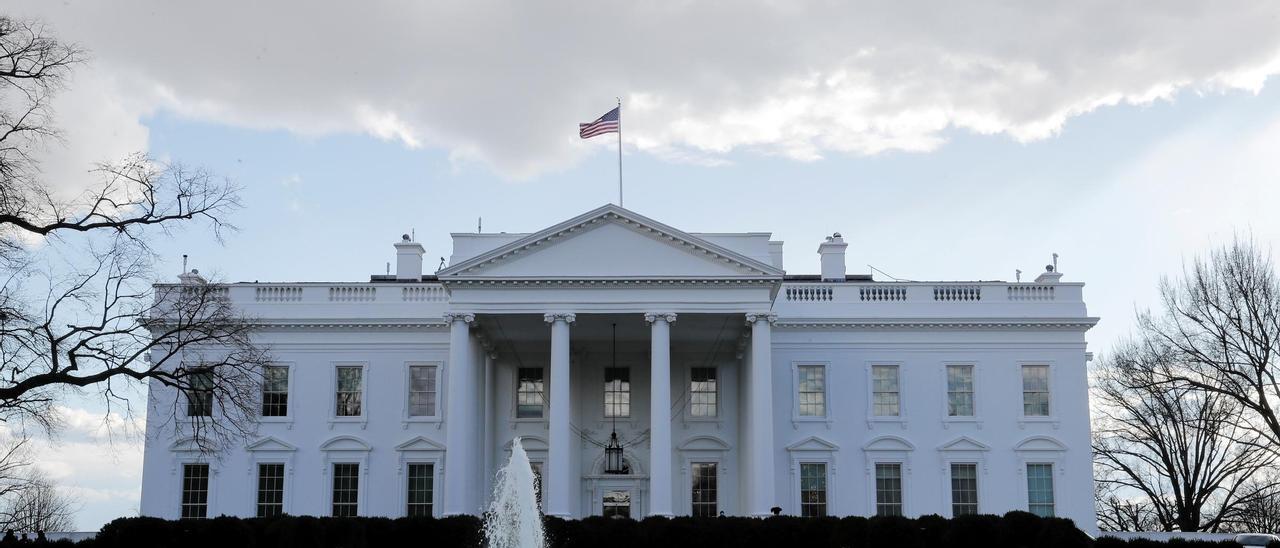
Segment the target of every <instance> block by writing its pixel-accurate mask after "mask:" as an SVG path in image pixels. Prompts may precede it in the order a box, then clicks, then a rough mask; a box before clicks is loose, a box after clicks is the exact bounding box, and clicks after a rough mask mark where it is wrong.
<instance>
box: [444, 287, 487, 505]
mask: <svg viewBox="0 0 1280 548" xmlns="http://www.w3.org/2000/svg"><path fill="white" fill-rule="evenodd" d="M444 319H445V321H446V322H449V363H448V367H447V369H446V370H445V376H446V378H447V379H448V381H447V383H446V384H447V385H448V390H449V391H448V393H446V394H445V402H446V409H445V415H444V419H445V425H446V426H445V428H446V429H445V457H444V465H445V466H444V515H446V516H453V515H459V514H476V513H477V512H478V511H479V509H480V508H479V505H478V504H477V503H476V502H475V501H476V500H478V499H476V498H475V491H476V489H475V485H472V484H471V482H470V481H468V480H469V479H470V478H471V477H472V476H474V471H475V459H476V455H475V454H474V453H475V451H474V450H473V447H474V446H475V444H474V441H475V429H476V417H475V398H476V393H475V392H476V390H475V378H476V375H475V370H474V367H475V359H474V357H473V356H472V355H471V324H472V323H475V320H476V316H475V314H470V313H465V312H446V313H445V315H444Z"/></svg>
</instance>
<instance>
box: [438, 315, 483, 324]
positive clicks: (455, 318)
mask: <svg viewBox="0 0 1280 548" xmlns="http://www.w3.org/2000/svg"><path fill="white" fill-rule="evenodd" d="M443 316H444V321H445V323H453V322H462V323H465V324H467V325H472V324H474V323H476V315H475V314H473V313H471V312H445V313H444V314H443Z"/></svg>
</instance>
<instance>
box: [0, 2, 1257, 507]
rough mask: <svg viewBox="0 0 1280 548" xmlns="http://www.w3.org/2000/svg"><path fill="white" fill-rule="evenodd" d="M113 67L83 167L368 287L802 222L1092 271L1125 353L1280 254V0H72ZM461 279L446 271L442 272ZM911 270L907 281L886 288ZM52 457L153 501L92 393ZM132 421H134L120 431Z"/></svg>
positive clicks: (998, 260)
mask: <svg viewBox="0 0 1280 548" xmlns="http://www.w3.org/2000/svg"><path fill="white" fill-rule="evenodd" d="M5 6H6V7H5V8H4V9H5V10H6V11H7V12H9V13H11V14H15V15H18V16H22V17H37V18H40V19H42V20H43V21H45V22H46V23H48V24H49V25H50V27H51V28H52V29H54V30H55V31H56V33H57V34H58V35H59V36H60V37H62V38H63V39H64V40H66V41H70V42H75V43H78V44H80V45H81V46H83V47H85V48H87V49H88V50H90V51H91V53H92V56H91V61H90V62H89V63H88V64H86V65H84V66H82V67H80V69H78V72H77V74H76V77H75V79H74V80H73V81H72V82H71V83H70V85H69V86H68V88H67V89H66V90H65V91H64V92H63V93H62V95H61V96H60V97H59V99H58V103H57V105H56V106H57V109H58V115H59V123H60V125H61V127H62V129H63V130H64V133H65V135H66V137H67V139H66V145H65V146H58V147H53V148H51V149H50V150H49V151H48V152H47V156H48V160H47V161H46V167H47V171H48V173H49V175H50V180H51V181H55V182H56V184H59V185H65V186H67V187H69V188H75V187H76V186H77V185H82V184H85V182H86V181H87V179H86V173H85V172H86V170H87V169H88V168H89V166H90V164H91V163H92V162H95V161H101V160H109V159H113V158H118V157H121V156H123V155H125V154H128V153H130V152H134V151H148V152H150V153H151V154H153V155H155V156H157V157H159V158H164V159H169V160H173V161H181V162H183V163H186V164H191V165H198V166H205V167H208V168H210V169H212V170H214V171H215V172H217V173H220V174H223V175H225V176H228V177H231V178H233V179H234V180H236V181H237V182H239V183H240V184H242V185H243V186H244V187H245V192H244V196H243V198H244V201H245V204H246V206H247V207H246V208H245V209H244V210H243V211H241V212H240V213H239V214H238V215H237V216H236V217H235V218H234V219H233V222H235V223H236V224H237V225H239V226H240V228H241V230H240V231H239V232H238V233H236V234H233V235H232V236H231V237H229V238H227V240H226V242H225V243H224V244H222V245H219V244H217V243H216V242H213V241H211V239H210V238H209V236H208V235H207V234H204V233H198V232H187V233H179V234H177V235H175V237H174V239H173V240H172V241H168V242H164V243H162V244H161V248H162V249H163V250H165V252H166V253H167V255H168V257H170V263H169V264H168V265H166V266H167V270H169V271H172V272H174V273H175V274H176V273H177V272H178V271H179V269H180V267H179V265H180V256H181V255H182V254H183V253H186V254H189V255H190V256H191V257H192V261H193V265H194V266H196V267H198V268H200V269H201V271H202V272H214V273H217V274H218V275H219V276H220V277H221V278H224V279H228V280H248V281H252V280H264V281H265V280H273V281H290V280H309V281H322V280H324V281H327V280H363V279H367V277H368V275H369V274H373V273H382V272H383V271H384V269H385V264H386V262H387V261H389V260H391V259H392V258H393V253H392V248H391V246H390V243H391V242H393V241H395V240H396V239H397V238H398V235H399V234H401V233H404V232H408V231H411V230H412V231H415V232H416V234H417V236H418V239H419V240H420V241H423V242H424V243H425V245H426V246H427V249H428V255H429V256H431V257H439V256H448V255H449V252H450V250H449V245H450V244H449V239H448V232H450V231H468V230H474V229H475V227H476V223H477V219H478V218H483V223H484V227H485V229H486V230H492V231H502V230H505V231H531V230H536V229H539V228H542V227H544V226H547V225H550V224H553V223H555V222H558V221H560V220H563V219H564V218H568V217H570V216H573V215H575V214H578V213H581V212H583V211H586V210H589V209H592V208H594V207H596V206H599V205H601V204H602V203H606V202H609V201H614V200H615V199H616V176H617V172H616V169H617V168H616V156H615V155H616V150H615V148H614V146H615V144H614V141H613V139H612V136H609V137H601V138H597V139H595V140H592V141H581V140H579V139H578V138H577V134H576V129H577V123H579V122H583V121H589V120H591V119H593V118H595V117H596V116H598V115H600V114H601V113H603V112H604V111H606V110H608V109H609V108H612V106H613V105H614V103H615V97H620V98H621V99H622V101H623V104H624V111H623V112H624V114H623V122H624V128H625V131H626V133H625V135H624V154H625V165H626V168H625V175H626V180H627V199H626V204H625V205H626V206H627V207H629V208H631V209H634V210H636V211H638V212H640V213H642V214H645V215H648V216H650V217H653V218H656V219H658V220H661V221H663V222H666V223H669V224H672V225H674V226H677V227H680V228H684V229H687V230H691V231H747V230H751V231H772V232H773V233H774V234H775V237H776V238H778V239H782V240H785V241H786V242H787V247H786V268H787V270H788V271H789V272H792V273H815V272H816V271H817V255H816V253H815V251H816V247H817V244H818V242H819V241H820V240H821V239H822V237H823V236H824V235H827V234H830V233H831V232H834V231H840V232H842V233H843V234H845V236H846V239H847V240H849V241H850V242H851V245H850V248H849V259H848V262H849V266H850V270H851V271H852V272H869V271H870V266H868V265H874V266H875V267H876V268H878V269H880V270H882V271H884V272H887V273H888V274H890V275H893V276H896V277H900V278H909V279H963V280H972V279H983V280H988V279H1012V278H1013V277H1014V271H1015V269H1021V270H1023V271H1024V272H1025V273H1027V275H1028V276H1034V274H1035V273H1036V272H1038V271H1039V270H1040V269H1041V268H1042V267H1043V265H1044V264H1045V263H1047V262H1049V260H1050V254H1051V253H1055V252H1056V253H1059V254H1060V255H1061V261H1060V263H1061V270H1062V271H1063V272H1064V273H1065V275H1066V279H1068V280H1072V281H1084V282H1086V283H1088V284H1089V285H1088V286H1087V288H1086V298H1087V299H1088V304H1089V308H1090V312H1091V313H1093V314H1095V315H1099V316H1102V317H1103V321H1102V323H1101V324H1100V325H1099V327H1098V328H1097V329H1095V330H1094V331H1092V332H1091V333H1090V336H1089V340H1090V345H1091V349H1093V350H1094V351H1097V352H1105V351H1106V349H1107V347H1108V345H1109V344H1110V343H1111V341H1113V340H1115V338H1117V337H1119V336H1122V335H1123V334H1124V333H1126V332H1127V331H1128V329H1129V326H1130V325H1131V324H1132V321H1131V319H1132V315H1133V312H1134V310H1135V308H1139V309H1140V308H1144V307H1146V306H1149V305H1150V304H1152V300H1153V296H1154V286H1155V284H1156V283H1157V281H1158V279H1159V277H1160V276H1161V275H1162V274H1165V273H1173V272H1176V271H1177V270H1178V269H1179V268H1180V267H1181V264H1182V262H1183V261H1184V260H1186V259H1189V258H1191V257H1193V256H1195V255H1196V254H1197V253H1202V252H1203V251H1205V250H1206V249H1208V248H1209V247H1210V246H1212V245H1214V244H1215V243H1220V242H1222V241H1224V239H1229V238H1230V237H1231V235H1232V234H1233V233H1247V234H1252V235H1253V236H1254V237H1255V238H1256V239H1258V240H1260V241H1262V242H1263V243H1265V244H1267V245H1271V246H1275V245H1277V244H1278V243H1280V216H1277V215H1275V214H1274V211H1273V210H1274V209H1275V208H1276V206H1277V205H1280V182H1278V181H1277V173H1280V153H1277V151H1280V89H1276V87H1277V86H1275V82H1274V80H1273V79H1272V75H1273V74H1275V73H1277V72H1280V4H1277V3H1275V2H1270V1H1257V2H1246V1H1232V0H1224V1H1219V2H1211V3H1209V2H1179V1H1166V2H1123V3H1116V2H1104V1H1077V2H1070V3H1061V4H1060V5H1059V6H1050V5H1048V3H1031V4H1022V3H1009V2H963V3H961V2H939V3H923V2H873V3H864V4H856V5H855V4H854V3H850V2H811V3H809V2H776V1H742V0H739V1H734V2H727V1H726V2H698V3H695V2H661V3H636V2H612V1H606V2H590V3H577V4H571V3H568V2H542V3H530V2H512V3H502V2H488V1H480V2H473V1H468V2H434V3H431V4H430V5H427V4H425V3H422V4H412V5H411V4H409V3H403V2H360V3H342V4H336V3H335V4H325V3H319V2H255V1H224V2H216V3H198V4H197V3H180V2H160V1H154V2H143V1H128V0H121V1H113V2H93V3H89V2H77V1H63V2H44V1H35V0H16V1H14V0H11V1H10V2H7V3H6V4H5ZM429 266H434V264H432V265H429ZM880 277H881V278H882V279H883V276H880ZM65 413H66V414H67V416H68V417H75V419H74V420H68V424H69V426H68V429H67V431H66V432H65V433H64V434H63V436H62V437H61V438H60V439H59V440H56V441H55V442H54V443H52V444H50V445H47V446H46V447H45V448H43V449H42V456H43V462H42V464H41V466H42V467H44V468H45V469H46V470H47V471H48V472H49V473H50V474H51V475H53V476H55V477H56V478H57V479H59V480H60V481H62V482H64V483H65V484H66V485H68V486H70V487H71V488H73V489H77V490H78V492H79V493H82V497H81V499H82V501H83V505H84V508H83V510H82V512H81V515H80V517H79V521H80V526H81V527H82V528H84V529H95V528H97V527H98V526H99V525H100V524H101V523H103V522H104V521H107V520H109V519H110V518H111V517H114V516H118V515H122V514H130V513H134V512H136V509H137V497H138V490H139V485H138V481H139V477H140V468H141V458H140V451H139V449H138V447H139V445H138V443H139V442H138V441H137V440H136V439H120V438H119V437H117V438H115V439H113V440H109V439H108V438H105V437H104V436H103V434H102V432H101V429H100V428H99V423H100V421H94V420H92V418H93V417H101V410H100V409H97V408H96V407H95V406H94V405H93V404H92V403H90V402H78V401H73V402H69V406H68V407H67V408H66V409H65ZM113 420H114V419H113Z"/></svg>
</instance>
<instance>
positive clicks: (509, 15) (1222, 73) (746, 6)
mask: <svg viewBox="0 0 1280 548" xmlns="http://www.w3.org/2000/svg"><path fill="white" fill-rule="evenodd" d="M16 11H17V12H18V13H25V14H29V15H38V16H41V17H43V18H45V19H47V20H48V21H49V22H51V23H52V24H53V25H54V26H55V28H57V29H58V31H59V32H60V33H61V35H62V36H63V37H65V38H66V39H68V40H74V41H77V42H80V43H81V44H83V45H84V46H86V47H88V48H90V49H91V50H92V51H93V53H94V67H95V70H98V71H101V72H102V73H103V74H109V75H111V78H110V82H109V85H106V86H104V87H101V88H94V89H91V90H86V91H82V92H81V93H83V94H85V95H88V96H86V97H80V98H78V99H77V100H78V101H83V102H84V103H85V104H86V105H91V106H92V107H93V108H89V107H86V111H94V112H98V111H97V110H95V109H97V107H102V106H106V105H114V106H115V107H119V108H125V109H131V110H129V113H131V114H133V115H135V116H143V115H146V114H147V113H149V112H153V111H154V109H156V108H165V109H170V110H172V111H175V112H178V113H180V114H181V115H183V116H189V117H192V118H195V119H200V120H208V121H212V122H217V123H225V124H230V125H235V126H243V127H250V128H284V129H287V130H290V131H294V132H297V133H299V134H302V135H321V134H327V133H332V132H364V133H367V134H370V135H373V136H375V137H378V138H382V139H387V140H392V141H396V142H400V143H403V144H405V145H407V146H410V147H419V146H430V147H442V148H444V149H447V150H449V151H450V155H451V158H454V159H455V160H456V161H468V162H482V163H486V164H489V165H491V166H493V167H494V168H496V169H497V170H499V171H500V172H502V173H504V174H506V175H508V176H512V177H517V178H519V177H529V176H534V175H537V174H540V173H544V172H547V171H553V170H556V169H562V168H564V167H567V166H569V165H572V164H573V163H574V162H575V161H576V160H577V159H578V158H579V157H581V156H582V155H584V154H586V153H588V152H589V151H591V150H593V149H592V147H591V145H592V144H593V143H586V144H584V143H581V142H579V141H578V139H577V136H576V135H575V131H576V123H577V122H580V121H586V120H590V119H591V118H593V117H595V116H597V115H599V114H600V113H601V112H603V111H605V110H607V109H608V108H609V107H610V106H611V105H612V102H613V101H612V99H613V97H614V96H617V95H622V96H623V98H624V100H626V102H627V105H628V106H627V107H626V108H625V109H624V118H623V121H624V129H625V131H626V136H627V140H628V141H629V142H631V143H633V144H634V146H636V147H638V148H639V149H641V150H646V151H652V152H653V153H655V154H657V155H659V156H661V157H663V158H666V159H676V160H679V159H686V158H687V159H693V160H694V161H697V162H700V163H708V162H714V161H715V160H714V159H715V158H716V157H717V156H719V155H722V154H724V153H725V152H727V151H730V150H734V149H739V148H745V149H749V150H753V151H758V152H761V153H765V154H781V155H785V156H789V157H792V158H796V159H800V160H812V159H816V158H819V157H822V156H823V155H825V154H829V153H832V152H835V153H857V154H871V153H877V152H880V151H885V150H908V151H921V150H931V149H933V148H936V147H938V146H939V145H941V144H942V143H943V142H944V135H945V132H946V131H947V130H949V129H952V128H960V129H964V130H968V131H973V132H978V133H984V134H1007V135H1009V136H1011V137H1012V138H1014V139H1018V140H1034V139H1042V138H1045V137H1048V136H1051V135H1053V134H1054V133H1055V132H1057V131H1059V130H1060V129H1061V127H1062V125H1063V124H1064V123H1065V122H1066V121H1067V120H1068V119H1070V118H1071V117H1072V116H1076V115H1079V114H1080V113H1084V112H1088V111H1090V110H1093V109H1096V108H1098V107H1100V106H1105V105H1114V104H1118V103H1144V102H1149V101H1152V100H1156V99H1161V98H1168V97H1171V96H1172V95H1173V94H1175V93H1176V92H1177V91H1179V90H1183V89H1193V90H1196V91H1201V92H1217V91H1223V90H1232V89H1243V90H1248V91H1256V90H1258V89H1259V88H1260V87H1261V86H1262V85H1263V82H1264V81H1265V79H1266V77H1267V76H1269V75H1271V74H1274V73H1275V72H1277V70H1278V69H1280V55H1278V54H1280V24H1278V23H1277V21H1280V17H1278V15H1280V4H1276V3H1275V2H1269V1H1265V0H1263V1H1247V0H1231V1H1225V2H1214V3H1210V4H1206V3H1202V2H1191V1H1175V2H1158V3H1145V2H1143V3H1138V2H1135V3H1115V2H1104V1H1085V2H1070V3H1059V4H1046V3H1032V4H1009V3H1006V2H938V3H925V2H890V3H865V4H855V3H841V2H835V3H831V2H824V3H790V2H773V1H769V0H757V1H753V2H732V3H726V2H700V3H694V2H679V3H661V4H651V3H635V2H620V1H613V2H594V3H589V4H580V3H579V4H545V3H524V2H512V3H503V2H461V1H458V2H444V3H441V2H435V3H428V4H405V3H398V2H389V1H387V2H362V3H360V4H339V3H332V4H327V5H317V4H315V3H312V2H301V1H294V2H272V3H270V4H263V3H261V2H252V1H249V0H240V1H235V2H218V3H196V4H191V3H169V2H148V1H143V0H133V1H122V2H110V3H74V4H72V3H50V2H36V1H35V0H25V1H22V2H19V3H18V6H16ZM215 22H216V23H215ZM101 112H102V113H105V114H110V113H111V111H110V109H106V110H103V111H101ZM112 116H114V114H112ZM64 121H66V117H64ZM134 122H136V119H133V120H130V119H128V117H127V116H124V117H121V118H120V119H118V121H117V123H114V124H112V125H111V126H110V127H111V128H114V127H133V126H134V125H136V124H134ZM95 125H98V126H101V127H97V128H96V129H94V131H98V132H104V131H108V130H109V127H108V126H107V125H106V124H105V122H104V123H103V124H95ZM86 131H88V130H86ZM100 135H101V133H100ZM145 137H146V136H145V131H144V132H142V133H138V132H136V131H131V132H130V134H129V135H124V136H122V138H121V139H118V140H116V141H114V142H113V143H114V144H117V145H121V146H125V145H127V146H133V147H139V146H145Z"/></svg>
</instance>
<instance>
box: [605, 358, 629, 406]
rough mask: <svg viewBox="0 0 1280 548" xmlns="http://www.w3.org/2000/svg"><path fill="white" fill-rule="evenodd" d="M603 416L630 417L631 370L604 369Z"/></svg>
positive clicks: (622, 368)
mask: <svg viewBox="0 0 1280 548" xmlns="http://www.w3.org/2000/svg"><path fill="white" fill-rule="evenodd" d="M604 416H605V417H630V416H631V370H630V369H627V368H625V367H606V368H604Z"/></svg>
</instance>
